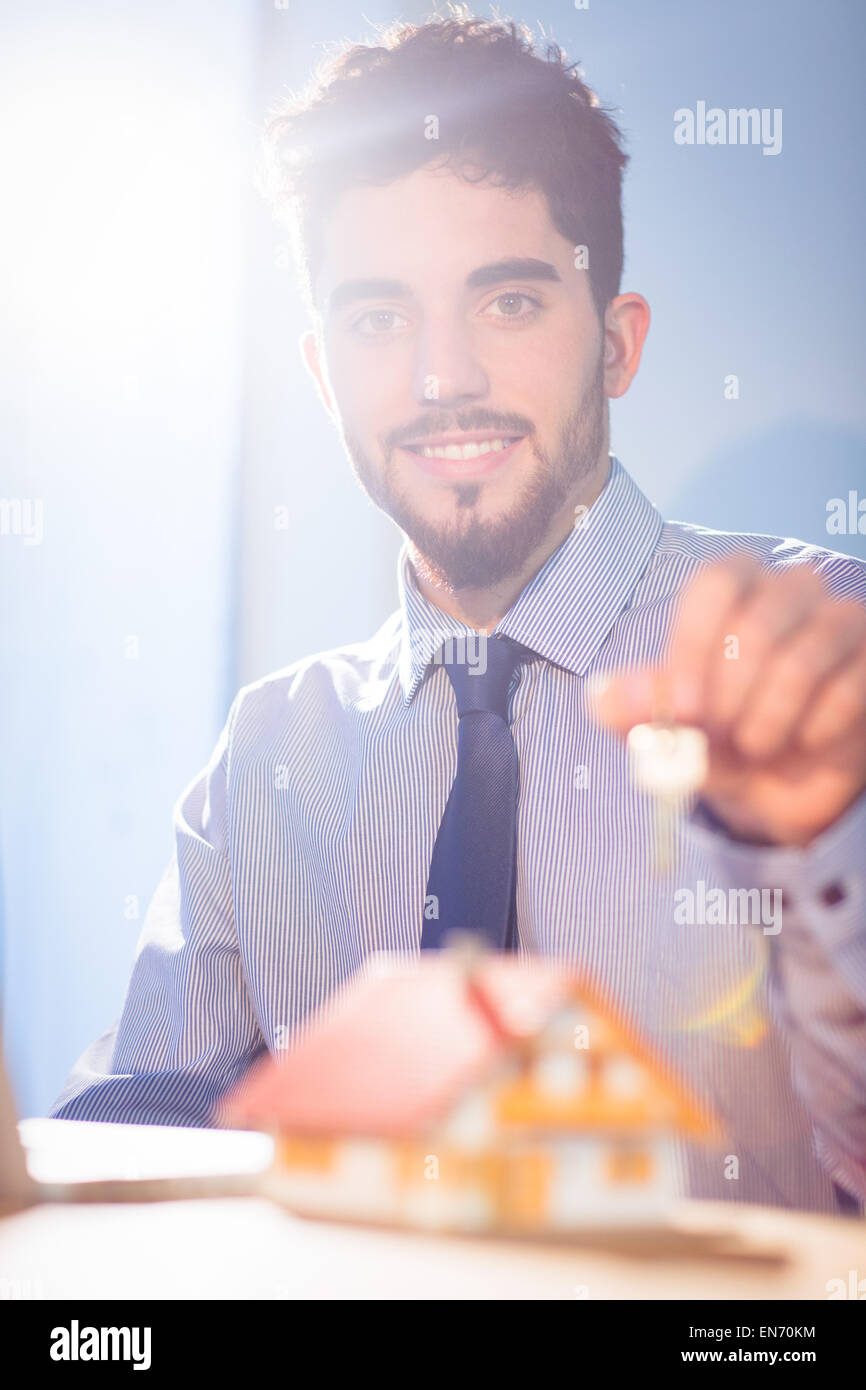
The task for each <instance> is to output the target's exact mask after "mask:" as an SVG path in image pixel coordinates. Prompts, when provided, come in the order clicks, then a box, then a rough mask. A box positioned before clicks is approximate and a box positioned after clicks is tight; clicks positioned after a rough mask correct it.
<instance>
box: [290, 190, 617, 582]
mask: <svg viewBox="0 0 866 1390" xmlns="http://www.w3.org/2000/svg"><path fill="white" fill-rule="evenodd" d="M574 261H575V255H574V247H573V246H571V245H570V243H569V242H568V240H567V239H566V238H565V237H564V236H563V235H562V234H561V233H560V232H559V231H558V230H557V229H556V227H555V226H554V225H553V222H552V221H551V218H550V213H549V210H548V206H547V201H546V199H545V198H544V196H543V194H541V193H539V192H537V191H535V190H527V191H522V192H519V193H514V192H509V191H508V190H505V189H502V188H497V187H496V186H495V185H492V184H490V183H487V182H485V183H474V184H473V183H471V182H468V181H467V180H466V179H464V178H462V177H460V176H459V175H457V174H455V173H453V172H452V171H450V170H448V169H443V168H439V169H436V168H434V167H431V166H428V167H426V168H423V169H419V170H416V171H415V172H413V173H412V174H410V175H408V176H406V177H405V178H402V179H399V180H397V181H395V182H394V183H391V184H388V185H385V186H377V187H362V188H354V189H351V190H349V191H347V192H346V193H344V194H343V195H342V196H341V197H340V199H339V201H338V202H337V204H336V206H335V208H334V211H333V213H332V215H331V217H330V218H329V219H328V223H327V227H326V231H325V238H324V243H323V250H322V257H321V261H320V272H319V274H318V276H317V282H316V299H317V303H318V304H319V306H320V310H321V315H322V334H321V345H322V349H321V353H320V356H319V360H318V367H319V372H320V376H321V381H322V385H323V389H324V391H325V394H326V398H327V399H328V401H329V404H330V406H331V408H332V409H333V411H334V413H335V415H336V417H337V421H338V424H339V426H340V429H341V432H342V435H343V439H344V442H345V445H346V449H347V451H348V453H349V456H350V458H351V460H352V463H353V465H354V468H355V471H356V473H357V475H358V477H359V479H360V481H361V483H362V484H363V486H364V487H365V488H366V490H367V492H368V493H369V494H370V496H371V497H372V499H373V501H374V502H375V503H376V504H377V505H378V506H380V507H381V508H382V509H383V510H384V511H385V512H387V513H388V514H389V515H390V516H391V517H392V518H393V519H394V521H396V523H397V524H398V526H400V527H401V529H402V530H403V531H405V533H406V534H407V536H408V537H409V539H410V541H411V542H412V543H413V546H414V549H415V551H416V563H419V562H420V564H421V565H422V566H424V567H426V570H427V572H428V574H429V576H430V577H431V578H433V579H435V580H436V581H437V582H445V583H447V584H448V585H449V586H450V587H452V588H455V589H459V588H466V587H469V588H481V587H486V586H488V585H491V584H495V583H497V582H498V581H499V580H501V579H503V578H505V577H507V576H509V575H512V574H516V573H517V572H519V571H520V570H521V568H522V567H523V565H524V564H525V563H526V561H527V559H528V558H529V556H530V555H532V553H533V552H534V551H535V550H536V548H537V547H538V546H539V545H541V544H542V543H543V541H544V539H545V537H546V536H547V535H548V533H549V532H550V531H551V529H552V527H554V526H555V524H556V521H557V518H560V517H562V516H563V515H565V514H566V513H567V512H571V511H573V507H574V505H575V502H576V501H577V500H579V498H580V496H581V484H582V483H584V484H585V481H586V479H587V477H588V476H590V475H592V474H593V473H594V472H596V471H597V470H598V468H599V467H600V464H601V462H602V460H603V458H604V455H605V452H606V407H605V400H604V388H603V370H602V348H603V332H602V327H601V324H600V322H599V319H598V315H597V313H596V310H595V307H594V304H593V299H592V293H591V288H590V282H589V276H588V272H587V271H586V270H584V269H577V268H575V264H574Z"/></svg>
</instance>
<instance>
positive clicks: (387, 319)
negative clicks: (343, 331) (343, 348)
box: [352, 309, 408, 338]
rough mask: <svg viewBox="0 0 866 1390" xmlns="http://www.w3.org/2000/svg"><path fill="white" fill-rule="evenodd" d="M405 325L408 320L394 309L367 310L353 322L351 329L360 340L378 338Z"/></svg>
mask: <svg viewBox="0 0 866 1390" xmlns="http://www.w3.org/2000/svg"><path fill="white" fill-rule="evenodd" d="M407 323H408V319H405V318H404V317H403V315H402V314H398V313H397V310H396V309H368V310H367V312H366V313H365V314H361V316H360V317H359V318H357V319H356V320H355V322H354V323H353V324H352V329H353V331H354V332H355V333H357V334H358V335H359V336H360V337H362V338H380V337H382V335H383V334H385V333H393V332H394V331H395V330H396V329H398V328H405V326H406V324H407Z"/></svg>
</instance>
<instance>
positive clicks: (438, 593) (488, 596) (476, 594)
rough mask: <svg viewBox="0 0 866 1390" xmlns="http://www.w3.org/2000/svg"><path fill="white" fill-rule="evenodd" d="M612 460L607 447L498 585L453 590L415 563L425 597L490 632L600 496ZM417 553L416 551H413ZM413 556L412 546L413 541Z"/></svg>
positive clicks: (416, 574) (417, 577) (453, 615)
mask: <svg viewBox="0 0 866 1390" xmlns="http://www.w3.org/2000/svg"><path fill="white" fill-rule="evenodd" d="M609 472H610V463H609V460H608V454H607V447H606V446H605V451H604V455H603V457H602V458H601V459H600V460H599V463H598V465H597V467H596V468H595V469H593V471H592V473H591V474H590V475H589V476H584V477H583V478H581V480H580V483H579V485H578V486H577V488H576V489H575V492H574V494H573V495H572V496H569V498H568V501H567V502H566V503H565V504H564V505H563V507H562V509H561V510H560V511H559V512H557V514H556V516H555V517H554V519H553V523H552V524H551V526H550V529H549V530H548V532H547V535H546V536H545V537H544V540H543V541H542V542H541V544H540V545H539V546H537V547H536V549H535V550H534V551H533V552H532V553H531V555H529V556H528V557H527V559H526V561H525V563H524V564H523V565H522V566H521V567H520V569H519V570H517V571H515V573H514V574H510V575H508V576H507V577H506V578H505V579H503V580H501V581H500V582H499V583H498V584H491V585H490V586H489V587H486V588H481V589H453V588H449V587H448V586H447V585H445V584H436V583H434V582H433V581H432V580H431V579H429V578H428V577H427V576H428V575H429V573H430V569H429V567H428V566H427V565H425V564H423V563H422V564H418V563H415V565H414V570H415V582H416V584H417V585H418V588H419V590H420V592H421V593H422V594H423V595H424V597H425V598H426V599H427V600H428V601H429V602H430V603H432V604H434V605H435V606H436V607H437V608H439V609H441V610H442V612H443V613H447V614H448V615H449V617H452V618H456V619H457V620H458V622H461V623H465V624H466V625H467V627H472V628H475V629H476V631H478V632H491V631H492V630H493V628H495V627H496V624H497V623H499V622H501V621H502V619H503V618H504V617H505V614H506V613H507V612H508V610H509V608H511V607H512V606H513V604H514V603H515V602H516V600H517V599H518V598H519V597H520V595H521V594H522V593H523V590H524V589H525V588H526V586H527V584H528V583H529V582H530V580H532V579H534V578H535V576H536V574H538V571H539V570H540V569H541V568H542V566H543V565H545V564H546V563H547V561H548V560H549V559H550V557H551V555H552V554H553V552H554V551H555V550H558V549H559V547H560V546H561V545H562V543H563V541H564V540H565V539H566V537H567V536H568V535H569V533H570V532H571V531H572V530H573V529H574V525H575V515H576V511H577V508H578V507H586V508H589V507H591V506H592V504H593V502H595V500H596V498H597V497H598V496H599V494H600V492H601V490H602V488H603V487H604V485H605V483H606V482H607V479H608V474H609ZM414 554H417V552H414ZM410 555H413V548H412V546H411V543H410Z"/></svg>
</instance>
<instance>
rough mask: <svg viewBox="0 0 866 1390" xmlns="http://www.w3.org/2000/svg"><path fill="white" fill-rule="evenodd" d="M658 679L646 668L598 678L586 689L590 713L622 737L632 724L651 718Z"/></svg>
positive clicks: (655, 672) (642, 722)
mask: <svg viewBox="0 0 866 1390" xmlns="http://www.w3.org/2000/svg"><path fill="white" fill-rule="evenodd" d="M659 681H660V677H659V673H658V672H657V671H654V670H650V669H649V668H646V667H643V668H641V669H639V670H634V671H626V672H624V673H623V674H621V675H616V676H604V677H600V678H598V679H597V680H595V681H594V682H593V685H592V687H591V688H590V705H591V708H592V710H593V713H594V714H595V716H596V718H597V719H598V720H599V721H600V722H601V723H602V724H604V725H606V726H607V728H609V729H612V730H613V731H614V733H618V734H621V735H623V736H625V735H626V734H627V733H628V731H629V729H632V728H634V726H635V724H644V723H646V722H647V721H648V720H650V719H652V718H653V710H654V708H655V707H656V705H657V701H658V689H659Z"/></svg>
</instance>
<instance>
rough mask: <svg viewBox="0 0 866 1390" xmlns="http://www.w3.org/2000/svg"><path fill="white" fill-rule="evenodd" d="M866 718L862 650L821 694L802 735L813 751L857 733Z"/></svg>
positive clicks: (804, 745) (802, 744)
mask: <svg viewBox="0 0 866 1390" xmlns="http://www.w3.org/2000/svg"><path fill="white" fill-rule="evenodd" d="M864 718H866V651H863V650H862V649H860V650H859V651H858V653H857V655H856V656H855V658H854V659H853V660H852V661H849V662H848V663H847V665H844V666H842V667H841V669H840V670H838V671H837V672H836V673H835V674H834V675H833V676H832V677H831V679H830V680H828V681H827V682H826V683H825V684H824V686H823V688H822V689H821V690H819V691H818V694H817V697H816V699H815V702H814V704H813V705H812V707H811V709H810V710H809V711H808V712H807V714H806V717H805V719H804V720H803V723H802V724H801V726H800V730H799V733H798V741H799V743H800V747H801V748H805V749H807V750H809V751H810V752H813V751H815V750H816V749H818V748H821V747H823V745H824V744H827V743H832V742H834V741H835V740H837V739H839V738H842V737H844V736H845V735H846V734H851V733H853V732H854V731H855V730H856V729H857V727H858V726H859V725H860V724H862V722H863V720H864Z"/></svg>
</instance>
